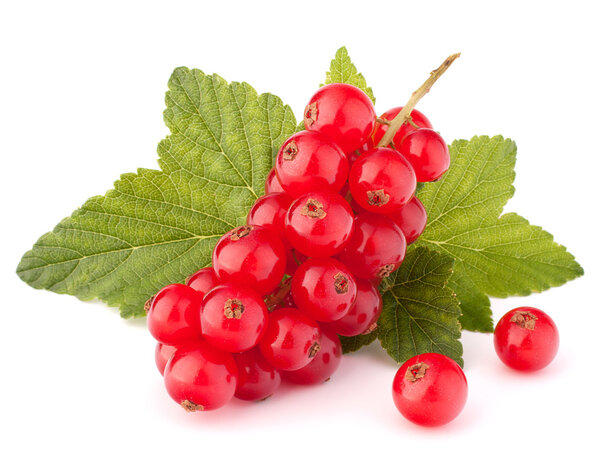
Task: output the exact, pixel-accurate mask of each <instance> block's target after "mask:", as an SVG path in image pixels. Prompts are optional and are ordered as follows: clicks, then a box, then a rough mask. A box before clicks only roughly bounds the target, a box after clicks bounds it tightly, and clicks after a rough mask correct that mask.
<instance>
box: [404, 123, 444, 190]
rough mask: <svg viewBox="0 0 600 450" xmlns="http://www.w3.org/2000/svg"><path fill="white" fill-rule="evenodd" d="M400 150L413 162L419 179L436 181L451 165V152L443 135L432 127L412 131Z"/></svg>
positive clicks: (421, 180)
mask: <svg viewBox="0 0 600 450" xmlns="http://www.w3.org/2000/svg"><path fill="white" fill-rule="evenodd" d="M398 151H399V152H400V153H402V154H403V155H404V156H405V157H406V159H408V161H409V162H410V163H411V164H412V166H413V169H414V170H415V174H416V176H417V181H419V182H422V183H424V182H427V181H435V180H437V179H438V178H440V177H441V176H442V175H444V173H446V171H447V170H448V168H449V167H450V152H448V146H447V145H446V142H445V141H444V139H442V137H441V136H440V135H439V134H438V133H436V132H435V131H433V130H432V129H430V128H420V129H418V130H417V131H414V132H413V133H410V134H409V135H408V136H406V138H404V140H403V141H402V144H400V147H398Z"/></svg>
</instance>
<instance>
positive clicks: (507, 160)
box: [416, 136, 583, 331]
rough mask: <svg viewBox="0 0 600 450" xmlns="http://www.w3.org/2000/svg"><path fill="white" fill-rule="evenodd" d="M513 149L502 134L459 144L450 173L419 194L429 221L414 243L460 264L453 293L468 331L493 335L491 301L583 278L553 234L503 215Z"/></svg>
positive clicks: (453, 150) (509, 193) (453, 149)
mask: <svg viewBox="0 0 600 450" xmlns="http://www.w3.org/2000/svg"><path fill="white" fill-rule="evenodd" d="M516 151H517V148H516V146H515V144H514V142H513V141H511V140H510V139H504V138H502V137H501V136H495V137H493V138H489V137H487V136H479V137H474V138H473V139H471V140H470V141H465V140H460V141H456V142H454V143H453V144H452V145H451V146H450V155H451V161H452V163H451V165H450V169H449V170H448V172H447V173H446V175H445V176H444V177H443V178H442V179H441V180H440V181H438V182H436V183H427V184H426V185H425V186H424V187H423V188H422V189H421V191H420V192H419V199H420V200H421V201H422V202H423V204H424V205H425V209H426V210H427V214H428V223H427V227H426V229H425V232H424V233H423V235H422V236H421V237H420V238H419V240H418V241H417V243H416V245H420V246H427V247H429V248H431V249H434V250H438V251H441V252H443V253H444V254H446V255H449V256H451V257H453V258H455V259H456V264H455V267H454V269H455V277H453V280H452V288H453V289H455V292H456V294H457V296H458V299H459V301H460V302H461V304H462V305H463V306H462V308H463V314H464V316H463V318H462V323H463V325H464V327H465V328H466V329H469V330H474V331H492V323H491V310H490V309H489V299H488V298H487V296H494V297H507V296H511V295H528V294H530V293H532V292H540V291H543V290H545V289H548V288H550V287H552V286H559V285H561V284H563V283H565V282H567V281H569V280H572V279H574V278H576V277H578V276H580V275H582V274H583V269H582V268H581V266H580V265H579V264H577V262H576V261H575V259H574V257H573V256H572V255H571V254H569V253H568V252H567V251H566V249H565V248H564V247H563V246H561V245H558V244H556V243H555V242H554V241H553V238H552V235H550V234H549V233H547V232H545V231H544V230H542V229H541V228H539V227H536V226H532V225H530V224H529V223H528V222H527V220H525V219H523V218H522V217H520V216H518V215H516V214H506V215H503V216H500V215H501V213H502V209H503V208H504V205H505V204H506V202H507V201H508V199H509V198H510V197H512V195H513V193H514V188H513V186H512V182H513V180H514V177H515V173H514V165H515V161H516Z"/></svg>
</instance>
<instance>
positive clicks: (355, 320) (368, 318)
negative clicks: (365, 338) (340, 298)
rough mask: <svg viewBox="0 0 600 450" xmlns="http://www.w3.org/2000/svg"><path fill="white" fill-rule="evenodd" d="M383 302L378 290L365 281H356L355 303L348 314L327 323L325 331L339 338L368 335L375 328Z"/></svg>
mask: <svg viewBox="0 0 600 450" xmlns="http://www.w3.org/2000/svg"><path fill="white" fill-rule="evenodd" d="M382 309H383V302H382V300H381V295H380V294H379V290H378V289H377V288H376V287H375V286H374V285H373V283H371V282H370V281H367V280H361V279H360V278H358V279H357V280H356V301H355V302H354V305H353V306H352V308H350V311H348V314H346V315H345V316H343V317H342V318H341V319H338V320H336V321H335V322H329V323H328V324H327V329H328V330H331V331H334V332H335V333H337V334H339V335H341V336H358V335H359V334H365V333H370V332H371V331H373V329H374V328H375V327H376V326H377V319H379V316H380V315H381V310H382Z"/></svg>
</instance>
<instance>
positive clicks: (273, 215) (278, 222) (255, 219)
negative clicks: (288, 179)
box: [246, 192, 292, 244]
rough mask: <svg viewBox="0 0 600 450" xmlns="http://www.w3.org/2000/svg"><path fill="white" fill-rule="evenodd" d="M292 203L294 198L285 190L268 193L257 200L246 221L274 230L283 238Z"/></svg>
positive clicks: (249, 223)
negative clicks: (286, 218)
mask: <svg viewBox="0 0 600 450" xmlns="http://www.w3.org/2000/svg"><path fill="white" fill-rule="evenodd" d="M291 204H292V198H291V197H290V196H288V195H287V194H285V193H283V192H275V193H273V194H267V195H265V196H263V197H261V198H259V199H258V200H256V202H255V203H254V206H252V209H250V212H249V213H248V219H247V220H246V223H247V224H248V225H258V226H261V227H264V228H266V229H269V230H272V231H273V232H275V233H277V234H278V235H279V236H280V237H281V238H282V239H283V235H284V231H285V215H286V214H287V210H288V209H289V207H290V205H291ZM284 244H285V242H284Z"/></svg>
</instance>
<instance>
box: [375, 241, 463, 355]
mask: <svg viewBox="0 0 600 450" xmlns="http://www.w3.org/2000/svg"><path fill="white" fill-rule="evenodd" d="M453 264H454V260H453V259H452V258H451V257H449V256H447V255H445V254H443V253H440V252H437V251H432V250H429V249H427V248H424V247H416V248H411V249H410V251H409V252H408V253H407V254H406V258H405V259H404V262H403V264H402V266H400V268H399V269H398V270H397V271H396V272H395V273H393V274H392V275H391V277H390V280H389V284H388V285H387V287H386V288H385V290H384V291H383V311H382V313H381V317H380V318H379V321H378V327H377V330H378V337H379V340H380V342H381V345H382V346H383V348H385V349H386V351H387V352H388V354H389V355H390V356H391V357H392V358H393V359H394V360H395V361H397V362H398V363H403V362H404V361H406V360H407V359H409V358H411V357H413V356H415V355H418V354H420V353H430V352H434V353H442V354H444V355H446V356H448V357H450V358H452V359H454V360H455V361H456V362H457V363H459V364H461V365H462V363H463V361H462V344H461V343H460V340H459V339H460V336H461V327H460V323H459V317H460V314H461V310H460V306H459V303H458V300H457V298H456V296H455V295H454V293H453V292H452V290H451V289H450V288H449V287H448V280H449V279H450V277H451V276H452V267H453Z"/></svg>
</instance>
